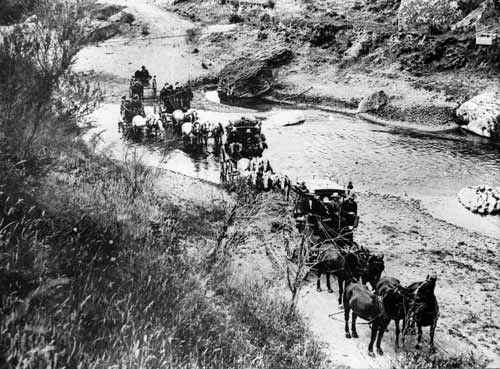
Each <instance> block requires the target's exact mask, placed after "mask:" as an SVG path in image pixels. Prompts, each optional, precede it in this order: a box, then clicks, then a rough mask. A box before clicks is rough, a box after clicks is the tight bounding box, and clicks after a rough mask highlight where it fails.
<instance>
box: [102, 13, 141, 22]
mask: <svg viewBox="0 0 500 369" xmlns="http://www.w3.org/2000/svg"><path fill="white" fill-rule="evenodd" d="M108 21H109V22H113V23H120V24H132V23H134V21H135V17H134V15H133V14H130V13H127V12H125V11H120V12H118V13H116V14H114V15H112V16H111V17H109V18H108Z"/></svg>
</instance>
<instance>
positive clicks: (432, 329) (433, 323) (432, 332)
mask: <svg viewBox="0 0 500 369" xmlns="http://www.w3.org/2000/svg"><path fill="white" fill-rule="evenodd" d="M436 325H437V319H434V321H433V322H432V325H431V329H430V335H431V341H430V346H431V349H432V350H434V349H435V347H434V333H435V332H436Z"/></svg>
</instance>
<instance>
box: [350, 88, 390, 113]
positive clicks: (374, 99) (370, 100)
mask: <svg viewBox="0 0 500 369" xmlns="http://www.w3.org/2000/svg"><path fill="white" fill-rule="evenodd" d="M388 100H389V99H388V97H387V94H386V93H385V92H384V91H377V92H374V93H372V94H370V95H368V96H366V97H365V98H363V100H361V101H360V103H359V105H358V110H357V112H358V113H367V112H374V111H378V110H379V109H381V108H382V107H384V106H385V105H387V102H388Z"/></svg>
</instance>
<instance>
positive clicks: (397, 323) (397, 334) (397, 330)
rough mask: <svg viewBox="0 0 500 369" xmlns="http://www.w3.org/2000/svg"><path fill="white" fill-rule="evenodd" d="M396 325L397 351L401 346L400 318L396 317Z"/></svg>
mask: <svg viewBox="0 0 500 369" xmlns="http://www.w3.org/2000/svg"><path fill="white" fill-rule="evenodd" d="M394 325H395V326H396V351H397V350H398V348H399V319H397V318H396V319H394Z"/></svg>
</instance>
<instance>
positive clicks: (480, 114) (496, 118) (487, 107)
mask: <svg viewBox="0 0 500 369" xmlns="http://www.w3.org/2000/svg"><path fill="white" fill-rule="evenodd" d="M456 115H457V117H458V119H459V120H460V122H461V123H462V128H463V129H466V130H468V131H470V132H473V133H475V134H478V135H480V136H484V137H489V138H491V137H494V138H499V136H500V93H499V92H486V93H483V94H480V95H478V96H475V97H473V98H472V99H470V100H469V101H466V102H465V103H463V104H462V105H460V107H459V108H458V109H457V110H456Z"/></svg>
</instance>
